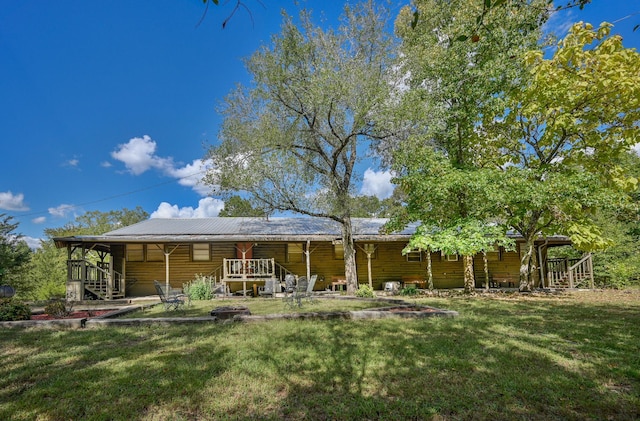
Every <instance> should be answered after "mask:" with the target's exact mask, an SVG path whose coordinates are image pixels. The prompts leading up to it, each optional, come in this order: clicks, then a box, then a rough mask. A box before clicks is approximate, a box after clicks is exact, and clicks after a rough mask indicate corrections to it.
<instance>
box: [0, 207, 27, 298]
mask: <svg viewBox="0 0 640 421" xmlns="http://www.w3.org/2000/svg"><path fill="white" fill-rule="evenodd" d="M12 221H13V217H11V216H7V215H5V214H0V285H4V284H9V285H11V284H12V282H13V281H14V280H15V278H16V277H17V276H18V275H19V274H20V272H21V271H22V269H23V268H24V267H25V266H26V265H27V264H28V263H29V259H30V258H31V250H30V249H29V246H27V243H26V242H25V241H24V240H22V239H21V235H19V234H16V233H15V230H16V228H18V223H14V222H12ZM14 288H15V289H16V290H17V289H18V288H17V286H14Z"/></svg>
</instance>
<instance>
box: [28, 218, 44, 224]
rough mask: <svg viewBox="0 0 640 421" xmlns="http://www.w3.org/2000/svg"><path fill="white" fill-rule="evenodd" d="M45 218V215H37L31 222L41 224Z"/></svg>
mask: <svg viewBox="0 0 640 421" xmlns="http://www.w3.org/2000/svg"><path fill="white" fill-rule="evenodd" d="M46 220H47V217H46V216H39V217H37V218H33V219H32V220H31V222H33V223H34V224H43V223H44V222H45V221H46Z"/></svg>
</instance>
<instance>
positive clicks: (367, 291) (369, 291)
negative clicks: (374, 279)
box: [356, 284, 376, 298]
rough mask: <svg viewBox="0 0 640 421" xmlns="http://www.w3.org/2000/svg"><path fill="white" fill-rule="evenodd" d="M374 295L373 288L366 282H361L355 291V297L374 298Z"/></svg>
mask: <svg viewBox="0 0 640 421" xmlns="http://www.w3.org/2000/svg"><path fill="white" fill-rule="evenodd" d="M375 296H376V295H375V294H374V293H373V288H371V287H370V286H369V285H368V284H361V285H359V286H358V290H357V291H356V297H361V298H374V297H375Z"/></svg>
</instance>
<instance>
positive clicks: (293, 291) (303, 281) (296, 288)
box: [284, 275, 309, 307]
mask: <svg viewBox="0 0 640 421" xmlns="http://www.w3.org/2000/svg"><path fill="white" fill-rule="evenodd" d="M287 276H289V275H287ZM291 276H292V278H293V275H291ZM290 279H291V278H290ZM293 279H295V278H293ZM289 282H290V280H289ZM285 285H287V288H286V291H285V297H284V302H285V303H286V304H288V305H294V304H297V305H298V307H300V306H302V297H303V296H304V294H305V293H306V291H307V286H308V285H309V282H307V277H306V276H301V277H299V278H298V283H297V284H293V285H292V286H291V287H289V284H288V283H287V278H286V277H285Z"/></svg>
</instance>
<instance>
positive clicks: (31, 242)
mask: <svg viewBox="0 0 640 421" xmlns="http://www.w3.org/2000/svg"><path fill="white" fill-rule="evenodd" d="M21 239H22V240H24V241H25V242H26V243H27V245H28V246H29V248H30V249H31V250H35V249H39V248H42V243H41V241H42V239H40V238H33V237H26V236H25V237H22V238H21Z"/></svg>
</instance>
